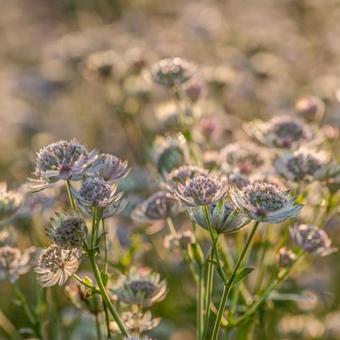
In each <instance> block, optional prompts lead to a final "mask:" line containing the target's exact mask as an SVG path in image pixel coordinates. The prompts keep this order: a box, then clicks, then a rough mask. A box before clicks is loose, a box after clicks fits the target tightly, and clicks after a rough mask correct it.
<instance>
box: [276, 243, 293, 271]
mask: <svg viewBox="0 0 340 340" xmlns="http://www.w3.org/2000/svg"><path fill="white" fill-rule="evenodd" d="M296 259H297V256H296V254H295V253H294V252H292V251H291V250H289V249H287V248H286V247H282V248H280V249H279V252H278V254H277V262H278V264H279V266H280V267H281V268H287V267H290V266H291V265H292V264H293V263H294V262H295V261H296Z"/></svg>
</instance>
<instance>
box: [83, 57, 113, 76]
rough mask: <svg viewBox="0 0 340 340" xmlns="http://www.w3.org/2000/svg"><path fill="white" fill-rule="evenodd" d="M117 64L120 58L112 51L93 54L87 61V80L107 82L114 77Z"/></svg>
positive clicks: (85, 69) (85, 66) (84, 69)
mask: <svg viewBox="0 0 340 340" xmlns="http://www.w3.org/2000/svg"><path fill="white" fill-rule="evenodd" d="M117 62H118V56H117V54H116V53H115V52H114V51H112V50H109V51H101V52H96V53H92V54H91V55H90V56H89V57H88V58H87V60H86V61H85V65H84V68H83V73H84V76H85V77H86V78H95V79H99V80H107V79H109V78H110V77H112V76H113V73H114V70H115V66H116V64H117Z"/></svg>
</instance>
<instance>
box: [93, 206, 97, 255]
mask: <svg viewBox="0 0 340 340" xmlns="http://www.w3.org/2000/svg"><path fill="white" fill-rule="evenodd" d="M97 212H98V209H97V207H93V208H92V233H91V248H92V249H94V248H95V246H96V242H97V238H98V237H97V236H98V228H97Z"/></svg>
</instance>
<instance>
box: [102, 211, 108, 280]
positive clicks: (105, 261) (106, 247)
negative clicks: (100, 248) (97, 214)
mask: <svg viewBox="0 0 340 340" xmlns="http://www.w3.org/2000/svg"><path fill="white" fill-rule="evenodd" d="M102 227H103V235H104V241H105V248H104V274H105V275H107V273H108V270H109V257H108V253H109V240H108V238H107V232H106V228H105V221H104V219H103V218H102Z"/></svg>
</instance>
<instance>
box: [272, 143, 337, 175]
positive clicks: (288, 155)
mask: <svg viewBox="0 0 340 340" xmlns="http://www.w3.org/2000/svg"><path fill="white" fill-rule="evenodd" d="M274 166H275V169H276V171H277V172H278V173H279V174H280V175H281V176H283V177H284V178H286V179H288V180H291V181H295V182H301V181H313V180H326V179H330V178H332V177H334V176H336V175H337V174H339V173H340V167H339V166H338V165H336V164H330V163H329V162H328V160H327V156H326V155H325V154H324V153H320V152H319V153H317V152H313V151H312V150H305V149H299V150H297V151H295V152H285V153H283V154H282V155H281V156H280V157H279V158H277V159H276V161H275V163H274Z"/></svg>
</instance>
